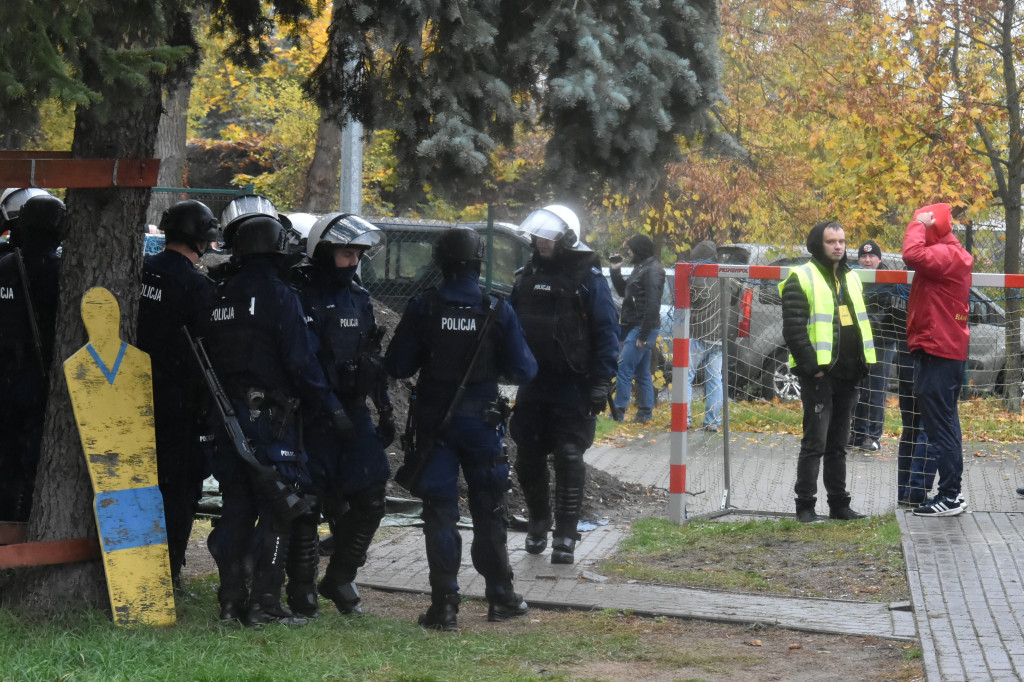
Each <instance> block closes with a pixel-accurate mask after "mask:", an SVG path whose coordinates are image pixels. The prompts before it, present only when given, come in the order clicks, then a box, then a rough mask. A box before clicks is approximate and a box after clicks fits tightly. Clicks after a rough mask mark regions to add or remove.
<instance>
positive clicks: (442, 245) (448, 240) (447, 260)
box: [434, 227, 485, 268]
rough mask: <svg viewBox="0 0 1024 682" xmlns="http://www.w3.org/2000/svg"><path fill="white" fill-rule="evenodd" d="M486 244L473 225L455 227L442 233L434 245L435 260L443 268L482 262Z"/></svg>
mask: <svg viewBox="0 0 1024 682" xmlns="http://www.w3.org/2000/svg"><path fill="white" fill-rule="evenodd" d="M484 249H485V244H484V240H483V238H482V237H481V236H480V233H479V232H477V231H476V230H474V229H473V228H471V227H453V228H451V229H449V230H448V231H447V232H445V233H444V234H443V235H441V238H440V239H438V240H437V244H436V245H434V260H435V261H436V262H437V264H438V265H440V266H441V267H442V268H444V267H445V266H455V265H461V264H472V263H480V261H482V260H483V259H484V255H485V253H484Z"/></svg>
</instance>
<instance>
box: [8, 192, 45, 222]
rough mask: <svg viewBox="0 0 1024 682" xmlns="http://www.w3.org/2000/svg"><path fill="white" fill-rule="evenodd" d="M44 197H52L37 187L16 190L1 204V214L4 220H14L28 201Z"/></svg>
mask: <svg viewBox="0 0 1024 682" xmlns="http://www.w3.org/2000/svg"><path fill="white" fill-rule="evenodd" d="M42 196H50V193H49V192H47V191H46V190H45V189H39V188H37V187H23V188H21V189H16V190H14V191H13V192H11V193H10V194H8V195H7V196H6V197H5V198H4V200H3V203H0V214H3V217H4V220H14V219H15V218H17V217H18V214H19V213H20V212H21V207H22V206H24V205H25V202H26V201H28V200H29V199H31V198H32V197H42Z"/></svg>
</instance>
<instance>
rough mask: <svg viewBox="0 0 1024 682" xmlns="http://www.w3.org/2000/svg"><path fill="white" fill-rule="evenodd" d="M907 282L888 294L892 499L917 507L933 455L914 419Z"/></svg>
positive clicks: (928, 482) (931, 477) (931, 473)
mask: <svg viewBox="0 0 1024 682" xmlns="http://www.w3.org/2000/svg"><path fill="white" fill-rule="evenodd" d="M909 298H910V285H909V284H897V285H895V286H894V287H893V294H892V308H891V310H892V323H893V329H894V330H895V331H896V357H897V362H896V364H897V377H898V382H899V384H898V385H899V396H900V421H901V422H902V424H903V430H902V432H901V433H900V445H899V450H898V457H897V463H896V501H897V502H898V503H899V504H901V505H904V506H911V507H920V506H921V505H922V504H924V502H925V500H926V498H927V497H928V491H930V490H931V489H932V484H934V483H935V458H934V457H931V456H929V453H928V438H927V436H926V435H925V433H924V429H922V428H921V424H920V420H919V419H916V412H915V409H916V406H915V404H914V356H913V355H911V354H910V350H909V349H908V348H907V301H908V299H909Z"/></svg>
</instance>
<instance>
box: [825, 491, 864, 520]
mask: <svg viewBox="0 0 1024 682" xmlns="http://www.w3.org/2000/svg"><path fill="white" fill-rule="evenodd" d="M828 517H829V518H830V519H834V520H836V521H854V520H856V519H863V518H867V517H865V516H864V515H863V514H859V513H857V512H855V511H853V510H852V509H850V496H849V495H834V496H833V495H829V496H828Z"/></svg>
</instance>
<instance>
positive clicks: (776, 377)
mask: <svg viewBox="0 0 1024 682" xmlns="http://www.w3.org/2000/svg"><path fill="white" fill-rule="evenodd" d="M762 378H763V381H762V385H763V389H764V397H765V398H767V399H768V400H771V399H772V398H777V399H778V400H781V401H783V402H789V401H792V400H800V380H799V379H797V377H796V375H795V374H793V370H792V369H790V367H789V356H788V355H787V354H786V352H785V351H780V352H778V353H776V354H775V355H774V356H772V357H771V358H769V359H768V360H767V362H765V365H764V373H763V374H762Z"/></svg>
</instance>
